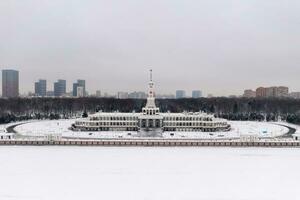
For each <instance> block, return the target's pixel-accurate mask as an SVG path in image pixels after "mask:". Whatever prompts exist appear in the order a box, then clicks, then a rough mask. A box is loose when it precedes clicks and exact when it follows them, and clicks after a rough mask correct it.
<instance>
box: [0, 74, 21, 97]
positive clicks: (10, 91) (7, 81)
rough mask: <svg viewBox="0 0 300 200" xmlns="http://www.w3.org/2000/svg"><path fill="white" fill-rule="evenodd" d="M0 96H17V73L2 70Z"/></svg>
mask: <svg viewBox="0 0 300 200" xmlns="http://www.w3.org/2000/svg"><path fill="white" fill-rule="evenodd" d="M2 96H3V97H5V98H15V97H18V96H19V71H16V70H10V69H6V70H2Z"/></svg>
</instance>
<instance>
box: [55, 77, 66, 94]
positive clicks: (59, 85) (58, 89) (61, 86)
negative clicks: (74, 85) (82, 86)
mask: <svg viewBox="0 0 300 200" xmlns="http://www.w3.org/2000/svg"><path fill="white" fill-rule="evenodd" d="M66 86H67V81H66V80H61V79H60V80H58V81H57V82H55V83H54V96H55V97H61V96H64V95H65V94H66Z"/></svg>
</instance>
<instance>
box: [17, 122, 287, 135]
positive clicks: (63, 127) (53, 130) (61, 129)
mask: <svg viewBox="0 0 300 200" xmlns="http://www.w3.org/2000/svg"><path fill="white" fill-rule="evenodd" d="M74 122H75V120H52V121H49V120H48V121H36V122H30V123H25V124H22V125H19V126H17V127H16V128H15V130H16V131H17V132H18V133H20V134H22V135H27V136H41V135H45V134H62V136H63V137H71V138H134V137H135V135H136V132H129V131H128V132H106V131H105V132H92V131H89V132H74V131H71V130H69V127H71V124H72V123H74ZM229 123H230V124H231V126H232V130H231V131H229V132H212V133H209V132H205V133H203V132H172V133H174V136H171V135H170V132H165V133H163V137H164V138H197V139H223V138H239V137H240V135H257V136H259V137H260V138H268V137H275V136H279V135H283V134H285V133H287V132H288V129H287V128H285V127H283V126H280V125H276V124H273V123H267V122H241V121H232V122H229ZM128 133H131V134H130V135H128Z"/></svg>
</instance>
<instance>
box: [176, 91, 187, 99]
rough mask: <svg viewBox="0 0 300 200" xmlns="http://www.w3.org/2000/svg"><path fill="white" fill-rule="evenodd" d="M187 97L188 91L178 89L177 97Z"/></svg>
mask: <svg viewBox="0 0 300 200" xmlns="http://www.w3.org/2000/svg"><path fill="white" fill-rule="evenodd" d="M182 98H186V93H185V91H184V90H176V99H182Z"/></svg>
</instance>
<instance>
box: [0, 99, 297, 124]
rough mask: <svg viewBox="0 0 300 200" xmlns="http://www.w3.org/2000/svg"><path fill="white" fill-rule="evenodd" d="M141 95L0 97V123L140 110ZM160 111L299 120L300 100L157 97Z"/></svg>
mask: <svg viewBox="0 0 300 200" xmlns="http://www.w3.org/2000/svg"><path fill="white" fill-rule="evenodd" d="M145 103H146V100H143V99H113V98H16V99H0V123H8V122H11V121H17V120H28V119H60V118H65V119H67V118H74V117H79V116H82V114H83V113H94V112H97V111H100V110H102V111H104V112H113V111H119V112H133V111H135V112H140V111H141V109H142V107H143V106H144V105H145ZM156 104H157V106H158V107H159V108H160V110H161V112H168V111H170V112H184V111H187V112H198V111H200V110H201V111H204V112H207V113H211V114H215V115H216V116H217V117H222V118H226V119H229V120H259V121H261V120H268V121H275V120H277V119H278V118H279V117H280V118H281V119H283V120H287V121H289V122H292V123H300V100H296V99H276V98H274V99H263V98H262V99H257V98H223V97H218V98H199V99H157V100H156Z"/></svg>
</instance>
